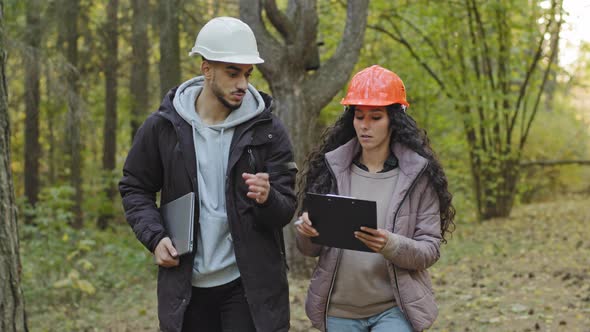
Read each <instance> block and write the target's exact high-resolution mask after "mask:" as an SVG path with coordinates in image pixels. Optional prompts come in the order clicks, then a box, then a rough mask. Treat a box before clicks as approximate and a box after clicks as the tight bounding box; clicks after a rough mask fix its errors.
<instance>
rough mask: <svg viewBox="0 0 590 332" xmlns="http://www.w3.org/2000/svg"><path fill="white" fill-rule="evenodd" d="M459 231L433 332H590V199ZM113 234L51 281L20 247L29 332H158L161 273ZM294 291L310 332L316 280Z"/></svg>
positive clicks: (528, 209) (440, 268)
mask: <svg viewBox="0 0 590 332" xmlns="http://www.w3.org/2000/svg"><path fill="white" fill-rule="evenodd" d="M456 223H457V230H456V231H455V233H454V234H453V237H452V238H451V239H450V240H449V243H448V244H447V245H444V246H443V247H442V252H441V255H442V257H441V260H440V261H439V262H438V263H437V264H436V265H435V266H434V267H432V268H431V269H430V271H431V276H432V281H433V286H434V290H435V293H436V297H437V301H438V304H439V308H440V313H439V317H438V319H437V321H436V322H435V324H434V326H433V327H432V328H431V329H430V330H429V331H449V332H452V331H531V332H532V331H581V332H590V198H589V197H569V198H567V199H562V200H560V201H556V202H547V203H536V204H530V205H524V206H520V207H518V208H516V209H514V211H513V213H512V215H511V217H510V218H503V219H495V220H490V221H487V222H485V223H482V224H463V223H462V220H461V215H460V214H459V215H458V218H457V220H456ZM113 234H116V236H115V235H110V237H109V236H107V237H106V238H104V237H98V239H91V241H93V242H91V244H90V245H94V246H96V247H100V248H101V249H100V250H96V251H99V252H98V254H96V255H94V256H90V255H87V257H85V256H83V255H81V254H80V253H76V254H70V255H68V257H69V256H72V255H73V256H79V257H81V258H80V259H78V260H77V261H76V260H75V259H74V258H70V259H69V260H68V259H66V258H63V260H65V261H66V262H64V264H63V265H67V264H72V265H73V266H75V268H72V269H70V268H67V267H65V266H61V267H59V268H58V267H55V266H56V265H53V266H54V269H58V270H60V271H61V272H60V273H58V274H55V273H50V272H46V273H45V275H40V271H39V270H40V269H41V268H40V267H39V266H43V264H47V262H46V258H44V256H43V255H42V254H40V251H39V250H41V249H36V248H38V247H37V246H35V247H34V248H31V247H33V246H32V245H29V243H33V242H31V241H30V239H24V240H23V241H21V247H22V248H23V250H21V251H22V253H21V255H22V260H23V270H24V281H23V282H24V285H23V288H24V291H25V296H26V306H27V311H28V320H29V328H30V330H31V331H157V327H156V325H157V316H156V315H157V314H156V298H155V286H156V281H155V279H156V277H155V274H156V272H155V267H154V266H153V264H151V260H150V257H149V255H147V254H146V253H143V252H141V250H142V249H141V247H140V246H138V245H137V244H136V243H135V242H137V241H135V240H134V238H133V234H132V233H131V232H125V231H123V230H122V229H118V230H117V231H116V232H114V233H113ZM87 236H89V237H92V234H89V235H87ZM115 238H116V240H113V241H112V242H113V243H109V244H107V245H106V246H111V248H110V249H108V250H107V251H105V250H106V249H104V250H103V248H104V247H105V246H103V245H102V244H101V243H103V242H109V239H115ZM63 240H64V239H63V238H62V239H61V241H63ZM58 241H60V240H59V239H58ZM68 241H69V240H68ZM68 241H64V242H68ZM134 241H135V242H134ZM76 243H77V246H78V247H79V246H80V241H78V242H76ZM138 251H139V253H138ZM143 251H144V252H145V250H143ZM88 252H90V251H88ZM80 260H82V263H80ZM129 261H131V262H129ZM57 262H58V263H59V260H58V261H57ZM89 264H90V265H89ZM102 266H105V268H102ZM41 271H43V270H42V269H41ZM68 271H69V272H68ZM72 271H76V272H72ZM76 273H78V275H77V274H76ZM72 274H73V275H72ZM54 275H56V276H61V279H55V278H57V277H56V276H54ZM39 279H42V280H39ZM43 279H47V280H43ZM53 279H55V280H53ZM68 280H69V282H70V284H68ZM80 280H86V281H87V283H85V282H80ZM60 282H61V283H60ZM290 282H291V283H290V288H291V303H292V304H291V313H292V314H291V316H292V320H291V323H292V324H291V325H292V328H291V331H296V332H303V331H305V332H307V331H311V330H312V329H311V327H310V325H309V322H308V320H307V318H306V317H305V313H304V309H303V306H304V301H305V293H306V289H307V286H308V280H307V279H305V278H290ZM89 285H90V286H89Z"/></svg>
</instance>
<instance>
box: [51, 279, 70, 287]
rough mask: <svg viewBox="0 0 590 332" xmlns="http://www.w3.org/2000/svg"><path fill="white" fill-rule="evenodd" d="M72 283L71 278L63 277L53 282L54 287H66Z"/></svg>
mask: <svg viewBox="0 0 590 332" xmlns="http://www.w3.org/2000/svg"><path fill="white" fill-rule="evenodd" d="M71 284H72V281H71V280H70V279H61V280H58V281H56V282H54V283H53V288H64V287H67V286H69V285H71Z"/></svg>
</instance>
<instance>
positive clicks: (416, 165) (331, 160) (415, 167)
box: [326, 137, 428, 178]
mask: <svg viewBox="0 0 590 332" xmlns="http://www.w3.org/2000/svg"><path fill="white" fill-rule="evenodd" d="M391 150H392V151H393V154H394V155H395V156H396V157H397V159H398V162H399V168H400V172H401V173H403V174H404V175H406V176H407V177H409V178H414V177H416V176H418V174H419V173H420V171H421V170H422V169H423V168H424V166H425V165H426V164H427V163H428V160H427V159H426V158H424V157H422V156H421V155H419V154H418V153H416V152H415V151H414V150H412V149H410V148H408V147H407V146H405V145H403V144H401V143H397V142H394V143H393V147H392V149H391ZM360 151H361V146H360V144H359V142H358V139H357V138H356V137H355V138H353V139H351V140H350V141H348V142H347V143H346V144H344V145H341V146H340V147H338V148H336V149H335V150H332V151H330V152H328V153H326V160H327V161H328V164H329V165H330V167H331V168H332V170H333V171H334V174H339V173H342V172H344V171H346V170H348V168H349V167H350V165H351V164H352V161H353V159H354V157H355V156H356V155H357V154H358V153H359V152H360Z"/></svg>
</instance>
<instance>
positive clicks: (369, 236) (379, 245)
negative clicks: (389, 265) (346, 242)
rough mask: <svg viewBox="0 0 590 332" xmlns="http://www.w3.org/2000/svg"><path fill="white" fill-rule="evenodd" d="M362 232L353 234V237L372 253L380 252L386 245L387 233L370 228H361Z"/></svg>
mask: <svg viewBox="0 0 590 332" xmlns="http://www.w3.org/2000/svg"><path fill="white" fill-rule="evenodd" d="M361 231H362V232H354V237H356V238H357V239H359V240H361V241H362V242H363V243H364V244H365V245H366V246H367V247H369V248H370V249H371V250H373V251H374V252H381V250H383V248H385V245H386V244H387V233H389V232H388V231H386V230H384V229H374V228H370V227H364V226H363V227H361Z"/></svg>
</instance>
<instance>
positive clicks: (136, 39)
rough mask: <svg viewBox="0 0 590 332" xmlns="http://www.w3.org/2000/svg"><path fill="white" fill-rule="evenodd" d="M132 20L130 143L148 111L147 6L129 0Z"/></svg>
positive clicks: (143, 3) (140, 0) (141, 2)
mask: <svg viewBox="0 0 590 332" xmlns="http://www.w3.org/2000/svg"><path fill="white" fill-rule="evenodd" d="M131 8H132V10H133V18H132V23H131V35H132V36H131V48H132V59H133V61H132V65H131V80H130V82H129V84H130V87H129V90H130V93H131V141H133V137H134V136H135V133H136V132H137V129H138V128H139V126H140V124H141V122H142V118H143V114H145V113H146V112H147V110H148V102H149V90H148V76H149V75H148V73H149V62H148V60H149V59H148V56H149V49H150V44H149V40H148V34H147V29H148V20H149V11H148V6H147V4H146V3H145V2H144V1H142V0H131Z"/></svg>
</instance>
